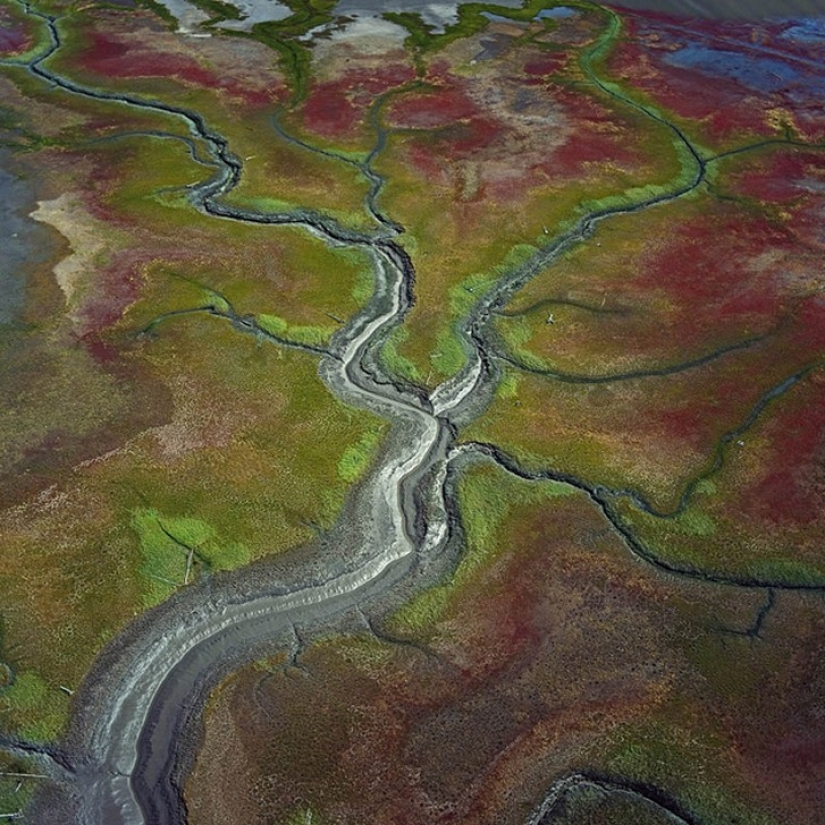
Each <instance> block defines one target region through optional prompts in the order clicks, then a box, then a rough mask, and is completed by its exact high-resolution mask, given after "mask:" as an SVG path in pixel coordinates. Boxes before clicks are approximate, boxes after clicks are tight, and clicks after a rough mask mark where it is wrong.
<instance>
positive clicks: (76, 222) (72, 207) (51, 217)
mask: <svg viewBox="0 0 825 825" xmlns="http://www.w3.org/2000/svg"><path fill="white" fill-rule="evenodd" d="M31 217H32V218H34V219H35V220H36V221H40V222H41V223H47V224H49V226H52V227H54V228H55V229H56V230H57V231H58V232H59V233H60V234H61V235H62V236H63V237H64V238H65V239H66V240H67V241H68V242H69V246H71V248H72V251H71V254H69V255H67V256H66V257H65V258H64V259H63V260H62V261H60V263H58V264H57V265H56V266H55V268H54V277H55V280H56V281H57V284H58V286H59V287H60V289H61V290H62V291H63V295H64V296H65V298H66V305H67V307H69V308H70V309H71V308H72V305H73V303H74V296H75V293H76V292H77V289H78V287H79V286H80V285H81V284H82V283H83V281H84V279H85V278H84V276H85V275H86V274H87V273H88V272H89V271H90V270H92V269H93V268H94V265H95V260H96V259H97V257H98V256H99V255H100V253H101V252H102V251H103V250H104V249H105V247H106V243H105V241H103V240H102V237H101V235H102V233H101V227H100V226H99V224H98V222H97V221H95V220H94V219H93V218H92V217H91V216H90V215H89V214H88V213H87V212H86V211H85V209H84V208H83V205H82V204H81V202H80V199H79V198H78V197H77V195H73V194H71V193H69V192H64V193H63V194H62V195H61V196H60V197H59V198H55V199H54V200H51V201H38V203H37V209H35V210H34V211H33V212H32V213H31Z"/></svg>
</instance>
